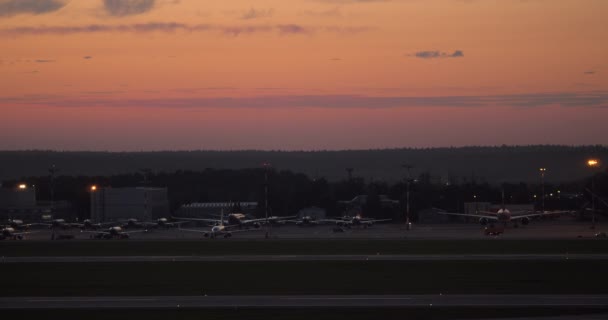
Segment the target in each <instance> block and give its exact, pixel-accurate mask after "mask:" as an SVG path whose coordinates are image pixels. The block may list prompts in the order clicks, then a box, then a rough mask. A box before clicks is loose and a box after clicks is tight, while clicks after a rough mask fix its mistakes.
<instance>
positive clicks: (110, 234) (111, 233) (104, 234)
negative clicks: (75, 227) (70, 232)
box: [80, 227, 148, 239]
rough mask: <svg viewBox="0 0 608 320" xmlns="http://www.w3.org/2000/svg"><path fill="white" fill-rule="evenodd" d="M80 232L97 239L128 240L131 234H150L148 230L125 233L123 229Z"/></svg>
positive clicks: (112, 228)
mask: <svg viewBox="0 0 608 320" xmlns="http://www.w3.org/2000/svg"><path fill="white" fill-rule="evenodd" d="M80 232H84V233H91V234H92V237H93V238H96V239H114V238H117V239H128V238H129V235H130V234H133V233H140V232H148V230H136V231H123V230H122V228H121V227H110V228H108V229H107V231H86V230H81V231H80Z"/></svg>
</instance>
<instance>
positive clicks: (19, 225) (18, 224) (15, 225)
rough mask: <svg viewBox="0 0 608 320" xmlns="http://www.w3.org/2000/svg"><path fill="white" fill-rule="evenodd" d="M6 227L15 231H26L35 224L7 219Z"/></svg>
mask: <svg viewBox="0 0 608 320" xmlns="http://www.w3.org/2000/svg"><path fill="white" fill-rule="evenodd" d="M8 225H9V226H10V227H11V228H13V229H15V230H28V229H29V228H30V227H31V226H33V225H36V224H35V223H27V224H26V223H23V220H18V219H9V220H8Z"/></svg>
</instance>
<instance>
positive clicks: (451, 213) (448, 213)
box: [437, 212, 498, 220]
mask: <svg viewBox="0 0 608 320" xmlns="http://www.w3.org/2000/svg"><path fill="white" fill-rule="evenodd" d="M437 213H439V214H444V215H448V216H460V217H473V218H486V219H488V220H498V217H496V216H493V215H487V214H483V215H482V214H467V213H454V212H437Z"/></svg>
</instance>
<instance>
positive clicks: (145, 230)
mask: <svg viewBox="0 0 608 320" xmlns="http://www.w3.org/2000/svg"><path fill="white" fill-rule="evenodd" d="M141 232H148V230H147V229H144V230H133V231H121V232H120V233H121V234H131V233H141Z"/></svg>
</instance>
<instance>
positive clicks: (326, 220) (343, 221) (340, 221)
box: [318, 219, 350, 223]
mask: <svg viewBox="0 0 608 320" xmlns="http://www.w3.org/2000/svg"><path fill="white" fill-rule="evenodd" d="M318 221H319V222H333V223H338V222H339V223H350V220H342V219H321V220H318Z"/></svg>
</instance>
